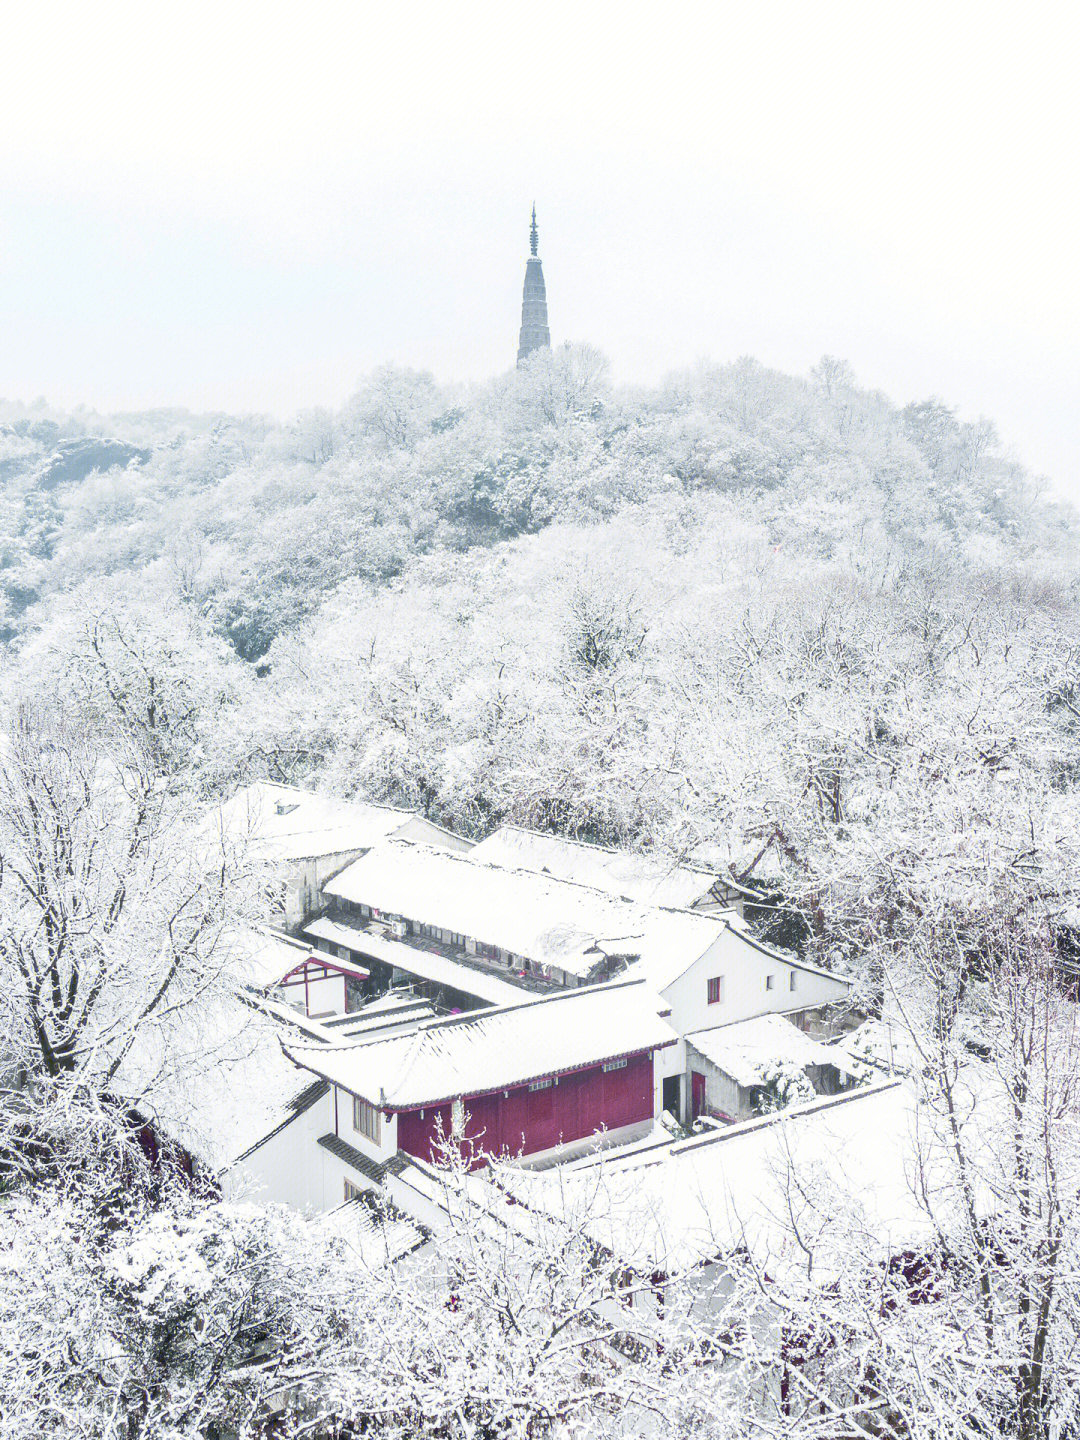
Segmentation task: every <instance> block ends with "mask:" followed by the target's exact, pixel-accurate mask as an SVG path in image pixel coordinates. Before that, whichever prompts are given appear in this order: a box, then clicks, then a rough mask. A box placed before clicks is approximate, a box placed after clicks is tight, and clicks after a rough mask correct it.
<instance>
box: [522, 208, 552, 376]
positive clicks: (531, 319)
mask: <svg viewBox="0 0 1080 1440" xmlns="http://www.w3.org/2000/svg"><path fill="white" fill-rule="evenodd" d="M537 244H538V236H537V233H536V206H535V205H534V206H533V210H532V229H531V230H530V231H529V249H530V250H531V252H532V253H531V254H530V256H529V258H528V260H527V261H526V264H525V290H524V293H523V295H522V297H521V336H520V338H519V340H518V356H517V363H518V364H519V365H520V364H521V362H522V361H523V360H524V359H525V357H526V356H527V355H531V354H532V352H533V351H534V350H540V349H544V350H550V349H551V331H550V330H549V329H548V316H547V290H546V289H545V286H544V267H543V266H542V265H541V264H540V260H539V257H538V256H537V253H536V248H537Z"/></svg>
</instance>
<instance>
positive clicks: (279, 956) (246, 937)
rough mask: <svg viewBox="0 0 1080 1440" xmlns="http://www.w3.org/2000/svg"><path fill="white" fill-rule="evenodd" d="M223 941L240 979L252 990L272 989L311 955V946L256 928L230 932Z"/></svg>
mask: <svg viewBox="0 0 1080 1440" xmlns="http://www.w3.org/2000/svg"><path fill="white" fill-rule="evenodd" d="M225 938H226V943H227V944H228V945H229V946H230V948H231V949H232V950H234V951H235V953H236V957H237V968H238V971H239V976H240V978H242V979H243V980H244V982H245V983H246V984H248V985H251V986H254V988H255V989H256V990H263V989H265V988H266V986H268V985H276V984H277V983H278V981H279V980H280V979H281V978H282V976H283V975H287V974H288V973H289V971H290V970H293V969H295V967H296V966H297V965H302V964H303V963H304V961H305V960H306V959H307V957H308V956H309V955H310V954H311V946H310V945H306V944H305V943H304V942H303V941H302V940H290V939H289V938H288V936H286V935H277V934H275V933H274V932H273V931H270V930H265V929H262V928H261V927H258V926H252V927H250V928H245V929H237V930H233V931H230V932H229V933H228V935H227V936H226V937H225Z"/></svg>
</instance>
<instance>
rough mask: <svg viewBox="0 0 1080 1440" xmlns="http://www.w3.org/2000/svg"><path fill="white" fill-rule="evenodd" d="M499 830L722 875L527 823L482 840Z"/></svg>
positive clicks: (511, 824) (671, 867)
mask: <svg viewBox="0 0 1080 1440" xmlns="http://www.w3.org/2000/svg"><path fill="white" fill-rule="evenodd" d="M500 830H516V831H517V833H518V834H519V835H535V836H536V837H537V838H538V839H540V840H557V841H559V842H560V843H561V844H564V845H576V846H578V848H579V849H581V850H596V851H599V853H600V854H602V855H630V856H633V857H634V858H635V859H641V860H648V859H650V858H652V856H653V855H654V854H655V855H656V858H657V859H658V860H659V861H661V862H662V863H664V864H667V865H668V866H669V870H692V871H693V872H694V874H695V875H711V876H713V878H714V879H717V878H720V879H722V878H723V876H721V875H720V874H719V871H714V870H711V869H707V868H703V867H702V866H699V865H691V864H689V863H688V862H687V861H685V860H670V859H669V857H668V856H667V855H664V854H660V853H658V852H654V851H648V850H628V849H626V848H624V847H623V846H620V845H601V844H600V843H599V842H598V841H596V840H579V839H578V838H577V836H576V835H559V834H557V833H556V832H555V831H553V830H530V829H529V827H528V826H527V825H516V824H514V822H513V821H507V822H506V823H505V824H502V825H497V826H496V827H495V829H494V830H492V832H491V835H485V836H484V840H490V839H491V838H492V836H493V835H497V834H498V833H499V831H500ZM484 840H481V841H480V842H479V843H480V844H481V845H482V844H483V843H484ZM492 863H495V864H497V863H498V862H497V861H495V862H492ZM552 878H555V877H552ZM568 883H571V884H573V883H578V882H573V881H571V882H568Z"/></svg>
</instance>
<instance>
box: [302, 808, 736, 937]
mask: <svg viewBox="0 0 1080 1440" xmlns="http://www.w3.org/2000/svg"><path fill="white" fill-rule="evenodd" d="M493 833H494V832H493ZM481 843H483V842H481ZM386 845H397V846H400V847H402V848H406V847H407V848H411V849H413V850H424V851H427V852H429V853H430V854H432V855H437V856H441V857H444V858H445V859H447V860H456V861H458V862H460V863H461V864H462V865H469V866H471V867H472V868H473V869H474V870H493V871H496V872H497V873H500V874H503V875H524V876H526V877H527V878H528V879H530V880H545V881H547V882H548V883H549V884H553V885H568V886H571V887H572V888H573V889H575V890H584V891H587V892H588V893H589V894H590V895H599V896H601V897H602V898H603V899H604V900H605V901H608V902H610V903H611V904H612V905H622V906H625V907H627V908H629V909H633V910H636V911H639V912H640V911H642V910H662V911H665V912H666V913H669V914H673V915H690V916H693V918H694V919H695V920H712V921H713V922H716V921H721V920H722V915H715V914H710V913H709V912H707V911H704V910H693V909H690V908H689V907H688V906H685V905H660V904H658V903H657V902H656V901H655V900H631V899H630V898H629V896H627V895H616V894H614V893H613V892H612V891H611V890H605V889H603V888H602V887H601V886H599V885H587V884H586V883H585V881H584V880H567V879H565V878H564V877H563V876H561V875H552V873H551V872H550V871H549V870H530V869H529V867H528V866H527V865H505V864H500V862H499V861H498V860H487V859H485V858H484V856H482V855H481V856H480V858H479V859H477V858H476V855H475V854H474V853H473V850H464V851H462V850H442V849H440V848H439V846H438V845H432V844H431V843H430V842H429V841H427V840H412V839H410V838H409V836H408V835H386V836H383V837H382V838H381V839H379V840H377V841H376V842H375V844H374V845H372V847H371V849H370V850H369V851H368V852H367V854H365V855H361V856H360V857H359V858H358V859H356V860H354V861H353V862H352V865H349V866H348V867H347V869H346V870H343V871H342V872H341V874H340V875H335V876H334V877H333V879H334V880H340V879H341V878H342V877H343V876H345V875H347V874H348V871H349V870H351V869H352V868H353V866H355V865H362V864H363V862H364V861H365V860H366V859H367V858H368V856H369V855H373V854H374V853H375V852H376V850H378V849H379V848H380V847H382V846H386ZM474 848H475V847H474ZM703 873H706V874H708V873H710V872H708V871H706V872H703ZM328 883H331V884H332V883H333V881H330V882H328ZM582 933H584V932H582Z"/></svg>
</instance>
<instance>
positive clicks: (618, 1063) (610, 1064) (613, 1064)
mask: <svg viewBox="0 0 1080 1440" xmlns="http://www.w3.org/2000/svg"><path fill="white" fill-rule="evenodd" d="M625 1069H626V1061H625V1059H623V1060H605V1061H604V1074H605V1075H607V1074H608V1073H609V1072H610V1071H612V1070H625Z"/></svg>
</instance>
